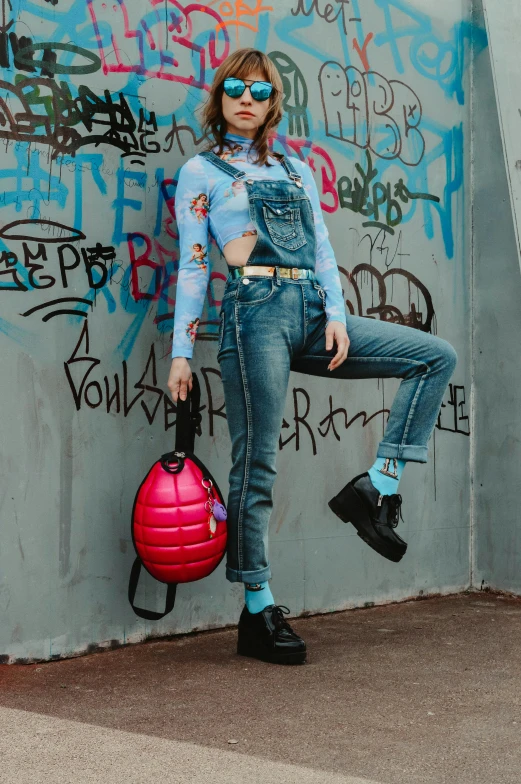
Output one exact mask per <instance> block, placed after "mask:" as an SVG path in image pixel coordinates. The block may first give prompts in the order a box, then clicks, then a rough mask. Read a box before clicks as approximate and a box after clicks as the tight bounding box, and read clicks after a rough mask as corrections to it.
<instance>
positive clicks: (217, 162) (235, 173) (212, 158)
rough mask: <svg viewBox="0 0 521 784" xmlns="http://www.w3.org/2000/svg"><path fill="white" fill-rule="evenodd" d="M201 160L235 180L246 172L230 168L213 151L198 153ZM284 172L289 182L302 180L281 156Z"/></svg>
mask: <svg viewBox="0 0 521 784" xmlns="http://www.w3.org/2000/svg"><path fill="white" fill-rule="evenodd" d="M198 154H199V155H201V156H202V157H203V158H206V160H207V161H209V162H210V163H213V165H214V166H217V168H218V169H221V170H222V171H223V172H226V174H230V175H231V176H232V177H234V178H235V179H236V180H240V179H242V177H245V176H246V172H244V171H241V170H240V169H237V167H236V166H232V165H231V163H227V162H226V161H222V160H221V159H220V158H219V156H218V155H216V153H214V151H213V150H204V151H203V152H200V153H198ZM280 162H281V163H282V165H283V166H284V169H285V170H286V174H287V175H288V177H289V178H290V180H293V181H297V180H300V181H301V180H302V177H301V175H300V174H297V171H296V169H295V167H294V166H293V164H292V163H291V161H289V160H288V159H287V158H286V157H285V156H282V160H281V161H280Z"/></svg>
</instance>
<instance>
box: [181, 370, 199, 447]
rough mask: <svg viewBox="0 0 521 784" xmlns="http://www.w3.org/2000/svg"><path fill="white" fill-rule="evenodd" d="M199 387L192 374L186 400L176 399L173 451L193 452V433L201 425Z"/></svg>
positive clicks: (195, 377)
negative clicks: (190, 386) (190, 387)
mask: <svg viewBox="0 0 521 784" xmlns="http://www.w3.org/2000/svg"><path fill="white" fill-rule="evenodd" d="M200 404H201V387H200V385H199V379H198V378H197V375H196V374H195V373H192V389H191V391H190V390H189V391H188V394H187V396H186V400H181V398H180V397H178V398H177V404H176V406H177V417H176V422H175V451H176V452H193V451H194V445H195V432H196V430H197V428H198V426H199V425H200V424H201V419H202V416H201V413H200V411H199V407H200Z"/></svg>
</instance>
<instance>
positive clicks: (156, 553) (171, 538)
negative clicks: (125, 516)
mask: <svg viewBox="0 0 521 784" xmlns="http://www.w3.org/2000/svg"><path fill="white" fill-rule="evenodd" d="M200 399H201V392H200V386H199V380H198V378H197V376H196V374H195V373H193V374H192V389H191V391H189V392H188V395H187V399H186V400H181V399H180V398H178V400H177V406H176V407H177V418H176V440H175V450H174V451H173V452H168V453H167V454H164V455H162V456H161V458H160V459H159V460H157V461H156V462H155V463H154V465H153V466H152V468H151V469H150V471H149V472H148V474H147V475H146V476H145V478H144V480H143V481H142V483H141V485H140V487H139V489H138V491H137V493H136V498H135V501H134V508H133V510H132V540H133V542H134V547H135V550H136V553H137V558H136V560H135V561H134V564H133V566H132V571H131V573H130V581H129V587H128V598H129V602H130V604H131V605H132V609H133V610H134V612H135V613H136V615H139V616H140V617H141V618H146V619H147V620H159V619H160V618H164V616H165V615H167V614H168V613H169V612H170V611H171V610H172V609H173V607H174V603H175V594H176V588H177V584H178V583H188V582H191V581H193V580H201V579H202V578H203V577H206V576H207V575H209V574H211V572H213V571H214V569H215V568H216V567H217V566H218V565H219V563H220V562H221V560H222V558H223V556H224V553H225V551H226V539H227V526H226V508H225V505H224V501H223V496H222V493H221V491H220V490H219V488H218V486H217V483H216V481H215V479H214V478H213V477H212V475H211V474H210V472H209V471H208V469H207V468H206V466H205V465H204V464H203V463H202V462H201V460H199V459H198V458H197V457H196V456H195V455H194V441H195V431H196V429H197V427H198V425H199V424H200V422H201V414H200V413H199V403H200ZM142 566H144V567H145V569H146V570H147V572H149V573H150V574H151V575H152V577H155V578H156V580H159V581H160V582H163V583H167V585H168V589H167V596H166V607H165V612H164V613H158V612H154V611H152V610H145V609H143V608H141V607H136V606H135V604H134V599H135V595H136V588H137V584H138V580H139V575H140V573H141V567H142Z"/></svg>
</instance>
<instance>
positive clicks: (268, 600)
mask: <svg viewBox="0 0 521 784" xmlns="http://www.w3.org/2000/svg"><path fill="white" fill-rule="evenodd" d="M250 586H251V588H250ZM244 599H245V602H246V607H247V608H248V610H249V611H250V612H251V613H260V612H261V611H262V610H264V608H265V607H267V606H268V604H275V600H274V598H273V596H272V593H271V591H270V587H269V585H268V583H267V582H265V583H244Z"/></svg>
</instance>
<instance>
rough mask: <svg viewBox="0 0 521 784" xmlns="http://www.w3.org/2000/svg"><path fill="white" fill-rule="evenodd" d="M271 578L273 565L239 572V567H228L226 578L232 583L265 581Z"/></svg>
mask: <svg viewBox="0 0 521 784" xmlns="http://www.w3.org/2000/svg"><path fill="white" fill-rule="evenodd" d="M270 578H271V567H270V566H265V567H264V569H254V570H252V571H250V572H239V571H238V570H237V569H230V567H229V566H227V567H226V579H227V580H229V581H230V582H231V583H265V582H266V580H269V579H270Z"/></svg>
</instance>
